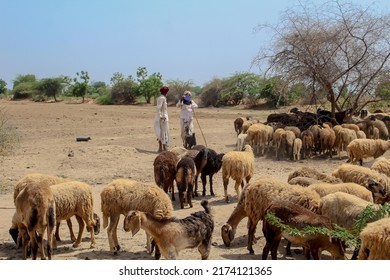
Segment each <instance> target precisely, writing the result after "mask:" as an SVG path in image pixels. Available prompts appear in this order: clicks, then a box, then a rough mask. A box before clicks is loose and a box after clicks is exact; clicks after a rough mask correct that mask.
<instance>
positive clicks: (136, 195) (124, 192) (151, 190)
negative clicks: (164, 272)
mask: <svg viewBox="0 0 390 280" xmlns="http://www.w3.org/2000/svg"><path fill="white" fill-rule="evenodd" d="M100 197H101V210H102V213H103V228H106V227H107V226H108V229H107V236H108V243H109V247H110V251H113V252H114V254H117V252H118V251H119V250H120V246H119V243H118V237H117V226H118V222H119V218H120V215H121V214H122V215H126V214H127V213H128V212H129V211H131V210H139V211H143V212H148V213H151V214H153V215H154V216H158V217H161V218H163V217H172V214H173V206H172V201H171V199H170V198H169V196H168V194H166V193H165V192H164V191H163V190H162V189H161V188H160V187H158V186H156V185H154V184H146V183H141V182H137V181H134V180H126V179H117V180H114V181H112V182H111V183H109V184H108V185H107V186H105V187H104V188H103V190H102V191H101V193H100ZM109 220H110V224H109V225H108V221H109ZM146 241H147V250H148V252H151V250H150V243H149V242H150V239H149V236H147V239H146Z"/></svg>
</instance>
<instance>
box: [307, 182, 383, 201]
mask: <svg viewBox="0 0 390 280" xmlns="http://www.w3.org/2000/svg"><path fill="white" fill-rule="evenodd" d="M367 183H368V185H367V187H364V186H362V185H359V184H356V183H339V184H329V183H317V184H312V185H310V186H308V187H307V188H308V189H311V190H314V191H316V192H317V193H318V194H319V195H320V197H324V196H326V195H328V194H330V193H335V192H345V193H349V194H352V195H354V196H357V197H359V198H361V199H364V200H365V201H368V202H371V203H373V202H374V196H375V195H376V193H380V192H382V191H383V187H382V185H378V184H376V182H375V181H374V180H369V181H368V182H367Z"/></svg>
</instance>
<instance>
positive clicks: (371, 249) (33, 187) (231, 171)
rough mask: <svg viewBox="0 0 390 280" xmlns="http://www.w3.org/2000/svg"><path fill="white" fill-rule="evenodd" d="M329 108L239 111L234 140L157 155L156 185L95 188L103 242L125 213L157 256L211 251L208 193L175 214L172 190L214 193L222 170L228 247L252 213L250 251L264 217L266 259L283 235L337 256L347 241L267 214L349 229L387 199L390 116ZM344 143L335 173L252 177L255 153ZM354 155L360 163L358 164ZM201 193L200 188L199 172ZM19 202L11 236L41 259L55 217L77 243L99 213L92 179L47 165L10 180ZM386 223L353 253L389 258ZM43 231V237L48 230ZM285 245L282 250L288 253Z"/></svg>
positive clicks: (55, 236)
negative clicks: (232, 199)
mask: <svg viewBox="0 0 390 280" xmlns="http://www.w3.org/2000/svg"><path fill="white" fill-rule="evenodd" d="M326 112H327V111H324V110H322V111H318V112H317V113H316V114H314V113H309V112H301V111H299V110H298V109H297V108H294V109H292V110H291V112H290V113H289V114H287V113H284V114H271V115H269V116H268V118H267V121H266V122H265V123H261V122H259V121H257V120H255V119H253V118H237V119H236V120H234V128H235V130H236V132H237V149H236V150H235V151H229V152H226V153H220V154H218V153H217V152H216V151H214V150H213V149H210V148H207V147H205V146H202V145H195V146H192V147H186V148H182V147H176V148H172V149H171V150H169V151H163V152H161V153H160V154H158V155H157V156H156V158H155V160H154V163H153V166H154V178H155V184H146V183H142V182H138V181H135V180H128V179H116V180H114V181H112V182H111V183H109V184H108V185H107V186H105V187H104V188H103V190H102V191H101V193H100V197H101V212H102V223H103V228H107V236H108V245H109V249H110V251H111V252H113V253H114V254H117V253H118V252H119V251H120V249H121V247H120V245H119V241H118V237H117V227H118V223H119V220H120V217H121V215H124V217H125V218H124V224H123V228H124V230H125V231H126V232H129V231H131V232H132V234H133V235H135V234H136V233H137V232H139V230H140V229H143V230H144V231H145V232H146V234H147V244H146V247H147V251H148V253H152V252H153V251H155V258H156V259H159V258H160V257H161V256H163V257H164V258H165V259H176V258H178V254H179V252H180V251H181V250H183V249H185V248H198V251H199V253H200V255H201V258H202V259H207V258H208V257H209V254H210V250H211V243H212V235H213V232H214V217H213V215H212V212H211V210H210V206H209V204H208V202H207V200H202V202H201V205H202V207H203V210H202V211H198V212H194V213H192V214H190V215H189V216H188V217H185V218H182V219H179V218H176V217H175V213H174V209H173V205H172V201H174V200H175V199H176V198H175V185H176V193H177V194H178V198H179V202H180V207H181V208H184V207H185V206H186V205H187V204H188V205H189V207H192V206H193V205H192V199H193V198H194V197H197V196H199V195H202V196H205V195H206V185H207V176H208V177H209V180H208V181H209V186H210V194H211V195H214V191H213V176H214V175H215V174H217V173H218V172H219V171H220V170H221V173H222V181H223V187H224V198H225V201H226V202H229V195H228V192H227V189H228V184H229V180H230V179H232V180H233V181H235V186H234V189H235V192H236V195H237V198H238V202H237V205H236V207H235V208H234V210H233V212H232V213H231V215H230V217H229V218H228V220H227V221H226V223H225V224H224V225H223V226H222V228H221V237H222V240H223V242H224V244H225V245H226V246H227V247H229V246H230V245H231V243H232V242H234V239H235V234H236V229H237V226H238V225H239V223H240V222H241V221H242V220H243V219H244V218H248V224H247V227H248V240H247V248H248V251H249V253H250V254H253V253H254V250H253V246H252V245H253V243H254V241H255V232H256V227H257V224H258V222H259V221H262V232H263V235H264V237H265V240H266V244H265V246H264V248H263V252H262V258H263V259H267V258H268V254H269V253H271V258H272V259H276V258H277V250H278V246H279V243H280V240H281V239H282V237H283V238H285V239H287V240H288V241H289V242H290V243H294V244H300V245H301V246H302V247H303V251H304V253H305V257H306V258H308V259H309V258H313V259H320V256H321V251H323V250H325V251H328V252H330V254H331V255H332V257H333V258H334V259H345V258H346V256H345V250H346V244H345V242H343V240H340V239H338V238H335V237H331V238H330V237H329V236H327V235H325V234H322V233H313V234H308V235H304V236H293V235H290V234H289V233H288V232H286V231H285V230H283V229H282V228H281V227H279V226H277V225H275V224H274V223H271V222H270V221H269V220H267V219H266V216H267V214H268V213H273V214H274V215H275V216H276V217H277V218H279V219H280V220H282V221H283V222H284V223H285V224H286V225H288V226H290V227H293V228H298V229H303V228H305V227H306V226H314V227H322V228H327V229H329V230H334V229H335V227H334V224H338V225H340V226H342V227H344V228H345V229H346V230H348V231H350V232H353V231H354V227H353V222H352V221H354V220H356V219H357V218H358V217H359V215H360V214H361V213H362V212H363V211H364V209H366V207H368V206H371V207H373V208H374V209H379V208H380V207H381V205H384V204H386V203H388V202H389V201H390V190H389V188H390V160H388V159H386V158H384V157H381V156H382V155H383V154H384V153H385V152H386V151H387V150H389V149H390V140H388V139H389V133H388V131H389V129H390V127H389V126H390V116H389V115H387V114H383V113H382V114H371V115H369V116H365V117H363V118H362V117H354V116H348V112H347V111H345V112H341V113H338V114H336V116H335V118H331V117H330V115H329V114H328V113H326ZM342 150H345V151H346V152H347V154H348V163H345V164H342V165H341V166H340V167H339V168H337V169H336V170H335V171H334V172H333V173H332V174H331V175H327V174H324V173H321V172H318V171H316V170H314V169H310V168H307V167H304V168H301V169H297V170H295V171H294V172H292V173H291V174H290V176H289V178H288V182H282V181H281V180H278V179H275V178H272V177H265V176H262V177H260V178H257V179H255V180H251V178H252V177H253V175H254V170H255V157H257V156H263V155H268V156H270V155H272V153H273V155H274V156H275V157H276V158H277V159H278V160H280V159H282V158H284V157H287V158H290V159H292V160H300V159H301V158H310V157H312V156H313V155H316V154H319V155H321V156H329V157H332V156H333V155H334V153H336V152H338V154H339V155H340V152H341V151H342ZM368 157H374V158H379V157H381V158H379V159H378V160H377V161H376V162H375V163H374V164H373V165H372V166H371V167H370V168H368V167H363V166H362V163H363V159H364V158H368ZM357 162H359V163H360V165H355V164H354V163H357ZM199 176H200V178H201V182H202V192H201V193H200V190H198V177H199ZM14 203H15V207H16V211H15V214H14V216H13V218H12V225H11V228H10V230H9V232H10V234H11V236H12V238H13V240H14V241H15V243H16V244H18V245H19V246H20V247H22V251H23V259H26V258H28V256H29V255H30V254H31V257H32V259H36V258H37V254H38V249H39V250H40V257H41V259H46V254H47V257H48V258H49V259H51V258H52V250H53V248H55V247H56V246H57V245H56V243H57V241H59V240H60V235H59V225H60V222H61V221H62V220H66V221H67V224H68V227H69V230H70V236H71V239H72V241H73V242H74V243H73V247H78V246H79V244H80V242H81V237H82V234H83V230H84V227H85V225H86V229H87V231H88V232H89V233H90V240H91V245H90V246H91V247H94V246H95V245H96V244H95V234H98V233H99V231H100V223H101V221H100V218H99V215H98V214H96V213H94V211H93V209H94V201H93V195H92V188H91V186H89V185H88V184H85V183H83V182H79V181H72V180H70V179H64V178H59V177H55V176H51V175H45V174H28V175H26V176H25V177H23V178H22V179H20V180H19V181H18V182H17V184H16V185H15V188H14ZM73 216H75V217H76V220H77V222H78V224H79V231H78V236H77V238H76V236H75V235H74V233H73V230H72V224H71V221H70V218H71V217H73ZM388 231H390V218H388V217H386V216H385V217H383V218H381V219H379V220H377V221H372V222H371V223H369V224H368V225H367V226H366V227H365V228H364V229H363V231H362V232H360V233H359V234H360V238H361V241H362V242H361V246H360V248H356V249H355V251H354V254H353V257H352V258H353V259H356V258H357V259H390V240H389V239H387V238H383V235H384V234H385V233H386V232H388ZM45 235H46V246H45V242H44V239H45V238H44V237H45ZM289 253H290V251H289V246H288V247H287V254H289Z"/></svg>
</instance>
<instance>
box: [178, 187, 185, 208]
mask: <svg viewBox="0 0 390 280" xmlns="http://www.w3.org/2000/svg"><path fill="white" fill-rule="evenodd" d="M179 200H180V208H181V209H183V208H184V193H183V192H182V191H179Z"/></svg>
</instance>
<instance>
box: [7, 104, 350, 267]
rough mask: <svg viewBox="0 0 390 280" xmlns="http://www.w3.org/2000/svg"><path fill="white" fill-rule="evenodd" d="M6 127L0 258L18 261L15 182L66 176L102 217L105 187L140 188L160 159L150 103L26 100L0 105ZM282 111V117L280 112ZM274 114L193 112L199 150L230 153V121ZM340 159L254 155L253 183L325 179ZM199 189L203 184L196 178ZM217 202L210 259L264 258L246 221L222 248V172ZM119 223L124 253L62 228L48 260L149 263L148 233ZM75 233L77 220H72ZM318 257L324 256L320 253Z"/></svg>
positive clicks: (191, 255)
mask: <svg viewBox="0 0 390 280" xmlns="http://www.w3.org/2000/svg"><path fill="white" fill-rule="evenodd" d="M0 108H4V109H5V111H6V113H7V115H8V116H9V117H10V121H11V122H12V123H13V124H14V125H15V126H16V127H17V130H18V132H19V134H20V136H21V142H20V145H19V147H18V148H17V149H16V150H15V151H14V153H13V154H11V155H8V156H4V157H0V259H21V256H22V254H21V251H20V250H18V249H16V246H15V244H14V243H13V241H12V239H11V237H10V235H9V234H8V229H9V228H10V225H11V218H12V215H13V213H14V211H15V208H14V204H13V199H12V192H13V187H14V185H15V183H16V181H17V180H19V179H20V178H22V177H23V176H24V175H26V174H28V173H33V172H40V173H46V174H51V175H56V176H63V177H66V178H72V179H75V180H79V181H83V182H86V183H88V184H90V185H91V186H92V187H93V190H94V199H95V204H94V208H95V212H96V213H98V214H99V215H100V216H101V211H100V192H101V190H102V188H103V187H104V186H105V185H106V184H108V183H109V182H111V181H112V180H113V179H117V178H131V179H135V180H139V181H143V182H154V176H153V161H154V159H155V157H156V156H157V152H156V151H157V142H156V140H155V136H154V132H153V117H154V112H155V108H154V106H153V105H150V104H149V105H148V104H145V105H137V106H99V105H96V104H91V103H85V104H68V103H66V102H59V103H33V102H28V101H19V102H12V101H5V100H0ZM168 111H169V117H170V132H171V147H174V146H181V139H180V136H179V111H178V109H177V108H175V107H169V110H168ZM284 111H287V109H285V110H284ZM272 112H273V111H253V110H244V109H239V108H222V109H221V108H219V109H218V108H198V109H197V110H196V114H195V115H196V118H197V120H198V122H196V121H195V132H196V136H197V142H198V144H203V145H204V144H206V143H205V141H204V139H203V137H202V133H201V131H202V132H203V134H204V138H205V139H206V142H207V146H208V147H209V148H212V149H214V150H215V151H217V152H218V153H224V152H227V151H231V150H234V149H235V143H236V133H235V131H234V128H233V121H234V119H235V118H237V117H239V116H246V115H252V116H254V117H257V118H259V119H260V120H263V121H264V120H265V119H266V116H267V115H268V114H270V113H272ZM80 135H85V136H89V137H91V139H92V140H90V141H88V142H77V141H76V137H77V136H80ZM345 156H346V155H345V154H344V158H343V159H342V160H339V159H338V158H333V159H325V158H317V159H311V160H301V161H299V162H292V161H290V160H282V161H276V160H275V158H274V157H272V156H271V157H257V158H256V162H255V163H256V171H255V176H254V178H257V177H259V176H263V175H271V176H274V177H276V178H279V179H281V180H287V176H288V174H289V173H290V172H291V171H293V170H295V169H296V168H298V167H301V166H310V167H315V168H316V169H318V170H319V171H322V172H325V173H328V174H330V173H331V171H332V170H334V169H335V168H336V167H337V166H338V165H339V164H341V163H343V162H345ZM199 184H201V183H200V179H199ZM214 192H215V193H216V195H215V196H210V195H209V194H210V192H209V190H207V196H206V199H208V200H209V202H210V205H211V206H212V211H213V213H214V219H215V230H214V234H213V246H212V248H211V254H210V257H209V258H210V259H213V260H219V259H230V260H235V259H237V260H238V259H240V260H246V259H248V260H254V259H260V258H261V252H262V249H263V245H264V237H263V236H262V232H261V223H259V226H258V228H257V236H258V237H259V239H258V240H257V243H256V244H255V245H254V250H255V254H254V255H249V254H248V251H247V249H246V241H247V236H246V234H247V230H246V219H244V220H243V221H242V222H241V223H240V224H239V226H238V229H237V233H236V239H235V240H234V242H233V243H232V245H231V247H230V248H226V247H225V245H224V244H223V242H222V239H221V234H220V230H221V226H222V225H223V224H224V223H225V222H226V221H227V219H228V217H229V216H230V214H231V212H232V211H233V209H234V207H235V205H236V203H237V199H236V196H235V192H234V188H233V182H232V181H230V184H229V187H228V192H229V194H230V195H231V196H232V199H231V202H230V203H228V204H227V203H225V201H224V198H223V186H222V179H221V172H219V173H218V174H216V175H215V176H214ZM200 200H201V197H199V198H196V199H195V200H194V201H193V203H194V207H193V208H188V206H186V207H185V209H180V206H179V202H178V199H177V200H176V202H174V208H175V215H176V216H177V217H180V218H182V217H185V216H187V215H189V214H190V213H192V212H195V211H198V210H201V209H202V207H201V206H200ZM122 219H123V217H122V218H121V221H120V223H119V228H118V238H119V243H120V245H121V247H122V252H121V253H120V254H119V255H118V256H114V255H113V254H112V253H110V252H109V248H108V240H107V233H106V230H105V229H101V232H100V234H99V235H97V236H96V241H97V245H96V247H95V248H93V249H90V242H89V241H90V239H89V235H88V233H86V231H85V233H84V236H83V242H82V243H81V246H80V247H78V248H73V247H72V243H71V241H70V238H69V231H68V229H67V227H66V223H65V222H63V223H62V224H61V237H62V242H60V243H59V244H58V249H57V250H56V251H55V252H54V256H53V259H61V260H65V259H73V260H76V259H86V258H87V259H99V260H102V259H123V260H126V259H142V260H148V259H154V257H153V256H151V255H149V254H147V253H146V250H145V240H146V239H145V234H144V232H139V233H138V234H137V235H135V236H134V237H132V236H131V234H130V233H126V232H124V230H123V229H122V225H123V223H122ZM73 228H74V230H75V232H76V234H77V231H78V229H77V222H76V220H75V219H74V220H73ZM284 246H285V243H282V246H280V250H279V255H278V258H280V259H302V255H301V254H299V252H298V249H299V247H294V248H295V252H293V256H292V257H286V256H285V254H284ZM179 258H180V259H186V260H197V259H200V254H199V252H198V251H197V249H187V250H183V251H181V252H180V255H179ZM322 258H323V259H329V258H330V257H329V254H327V253H325V252H324V253H323V256H322Z"/></svg>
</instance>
